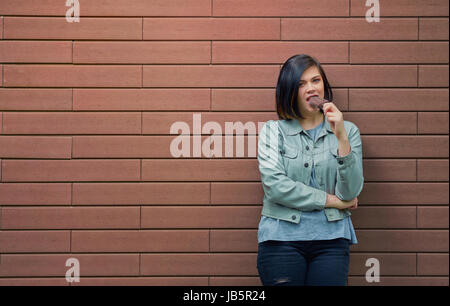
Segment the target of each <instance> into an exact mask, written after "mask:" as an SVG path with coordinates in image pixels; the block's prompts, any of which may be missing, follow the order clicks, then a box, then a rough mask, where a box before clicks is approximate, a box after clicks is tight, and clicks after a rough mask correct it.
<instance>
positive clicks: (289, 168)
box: [280, 144, 305, 182]
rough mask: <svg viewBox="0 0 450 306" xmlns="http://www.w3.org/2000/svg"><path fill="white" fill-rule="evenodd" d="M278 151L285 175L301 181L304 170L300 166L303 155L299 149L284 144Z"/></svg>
mask: <svg viewBox="0 0 450 306" xmlns="http://www.w3.org/2000/svg"><path fill="white" fill-rule="evenodd" d="M280 152H281V156H282V160H283V164H284V169H285V171H286V175H287V176H288V177H289V178H291V179H293V180H295V181H299V182H302V181H303V175H304V172H305V171H304V170H303V169H302V167H301V165H302V164H303V163H302V160H303V156H302V154H301V152H300V151H299V149H298V148H297V147H294V146H292V145H286V144H285V145H284V146H283V148H282V149H281V150H280Z"/></svg>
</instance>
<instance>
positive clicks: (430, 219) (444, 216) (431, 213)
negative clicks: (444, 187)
mask: <svg viewBox="0 0 450 306" xmlns="http://www.w3.org/2000/svg"><path fill="white" fill-rule="evenodd" d="M417 227H418V228H447V229H448V207H420V206H419V207H417Z"/></svg>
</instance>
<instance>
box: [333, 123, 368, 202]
mask: <svg viewBox="0 0 450 306" xmlns="http://www.w3.org/2000/svg"><path fill="white" fill-rule="evenodd" d="M348 139H349V143H350V147H351V151H350V153H349V154H347V155H346V156H338V152H337V149H336V151H335V152H333V155H334V156H335V157H336V159H337V161H338V168H337V172H338V173H337V183H336V187H335V194H336V196H337V197H338V198H339V199H341V200H344V201H350V200H352V199H354V198H356V197H357V196H358V195H359V194H360V193H361V191H362V189H363V186H364V175H363V157H362V142H361V135H360V132H359V129H358V127H357V126H356V125H354V124H352V128H351V129H350V133H349V135H348Z"/></svg>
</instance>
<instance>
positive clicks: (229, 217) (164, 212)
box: [141, 206, 260, 228]
mask: <svg viewBox="0 0 450 306" xmlns="http://www.w3.org/2000/svg"><path fill="white" fill-rule="evenodd" d="M259 213H260V208H259V207H194V206H192V207H142V221H141V227H142V228H248V227H257V226H258V222H259V218H258V216H259ZM166 216H170V218H167V217H166Z"/></svg>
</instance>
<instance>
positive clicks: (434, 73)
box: [419, 65, 449, 87]
mask: <svg viewBox="0 0 450 306" xmlns="http://www.w3.org/2000/svg"><path fill="white" fill-rule="evenodd" d="M448 84H449V83H448V65H447V66H437V65H436V66H422V65H419V87H448Z"/></svg>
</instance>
